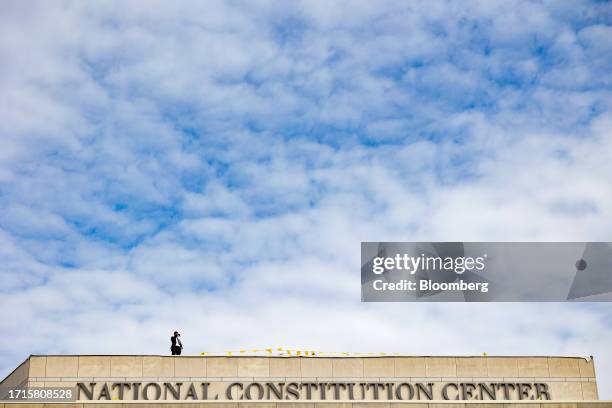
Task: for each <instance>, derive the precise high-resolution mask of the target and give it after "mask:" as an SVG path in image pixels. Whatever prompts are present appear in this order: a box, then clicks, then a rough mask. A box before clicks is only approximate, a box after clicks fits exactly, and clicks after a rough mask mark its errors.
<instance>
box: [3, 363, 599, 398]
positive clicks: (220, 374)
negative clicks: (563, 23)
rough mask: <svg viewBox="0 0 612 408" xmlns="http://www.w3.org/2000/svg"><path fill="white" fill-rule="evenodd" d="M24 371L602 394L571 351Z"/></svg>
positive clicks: (68, 376)
mask: <svg viewBox="0 0 612 408" xmlns="http://www.w3.org/2000/svg"><path fill="white" fill-rule="evenodd" d="M19 370H21V371H20V375H22V377H25V376H27V377H28V379H29V381H28V385H29V386H30V387H60V386H63V387H65V386H74V385H75V384H76V382H85V383H88V382H96V383H99V384H100V383H104V382H164V381H172V382H177V381H184V382H202V381H206V382H210V383H211V385H210V389H209V396H210V397H212V396H214V395H215V394H219V398H220V399H225V389H226V388H227V386H228V385H229V384H231V383H232V382H236V381H239V382H250V381H261V382H266V381H276V382H281V381H282V382H291V381H296V382H300V381H302V382H304V381H316V382H332V381H345V382H357V383H359V382H394V383H398V382H409V383H415V382H433V383H435V384H436V386H434V389H436V390H437V394H436V395H435V398H436V399H442V396H441V395H439V393H440V390H441V386H440V385H439V384H441V383H446V382H545V383H547V384H549V389H550V392H551V394H552V397H553V398H554V399H555V400H596V399H597V398H598V396H597V386H596V382H595V369H594V365H593V361H592V360H586V359H583V358H566V357H363V358H360V357H348V358H340V357H333V358H332V357H329V358H328V357H200V356H180V357H171V356H32V357H31V358H30V359H29V361H28V362H27V363H26V364H24V365H23V368H22V367H20V369H19ZM19 370H16V373H14V374H17V371H19ZM23 370H25V372H24V371H23ZM17 377H18V376H17V375H16V376H15V378H17ZM9 379H10V377H9V378H8V379H7V380H9ZM11 381H13V380H11ZM2 385H3V386H4V383H3V384H2ZM341 399H348V396H347V392H346V391H343V392H342V394H341Z"/></svg>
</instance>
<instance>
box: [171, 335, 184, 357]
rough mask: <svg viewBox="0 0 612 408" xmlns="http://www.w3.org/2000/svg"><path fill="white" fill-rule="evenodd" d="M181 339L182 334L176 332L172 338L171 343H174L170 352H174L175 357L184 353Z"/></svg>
mask: <svg viewBox="0 0 612 408" xmlns="http://www.w3.org/2000/svg"><path fill="white" fill-rule="evenodd" d="M179 337H181V333H179V332H177V331H175V332H174V336H172V337H170V342H171V343H172V345H171V346H170V351H171V352H172V355H173V356H180V355H181V351H183V343H181V339H179Z"/></svg>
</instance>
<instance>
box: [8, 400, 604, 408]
mask: <svg viewBox="0 0 612 408" xmlns="http://www.w3.org/2000/svg"><path fill="white" fill-rule="evenodd" d="M0 408H612V402H608V401H597V402H579V401H577V402H566V403H558V402H540V403H533V402H525V403H503V402H459V403H457V402H451V401H444V402H440V401H436V402H429V403H428V402H401V403H399V402H398V403H393V402H392V403H386V402H374V403H358V402H355V403H347V402H330V403H316V402H315V403H308V402H273V403H271V402H260V403H256V402H255V403H254V402H251V403H230V402H227V403H220V402H197V403H192V402H175V403H164V402H159V403H138V402H127V403H117V402H112V401H111V402H103V403H87V402H86V403H69V404H32V403H17V404H0Z"/></svg>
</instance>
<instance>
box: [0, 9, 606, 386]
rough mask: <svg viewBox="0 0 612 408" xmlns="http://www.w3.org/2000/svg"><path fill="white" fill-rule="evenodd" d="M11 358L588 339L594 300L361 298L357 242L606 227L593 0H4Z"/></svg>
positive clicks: (2, 82) (0, 328) (587, 232)
mask: <svg viewBox="0 0 612 408" xmlns="http://www.w3.org/2000/svg"><path fill="white" fill-rule="evenodd" d="M0 61H2V63H0V95H1V97H0V138H1V139H0V142H1V144H0V278H1V286H0V333H2V336H0V377H3V376H4V375H6V374H8V373H9V372H10V371H11V370H12V369H13V368H14V367H15V366H16V365H17V364H18V363H20V362H21V361H23V360H24V359H25V358H26V357H27V356H28V355H29V354H36V353H40V354H48V353H162V354H166V353H168V351H169V350H168V340H169V339H168V337H169V335H170V332H171V331H172V330H174V329H175V328H177V329H180V330H181V331H182V332H183V333H184V343H185V346H186V349H185V351H186V352H187V353H189V354H197V353H199V352H201V351H219V350H231V349H241V348H255V347H271V346H275V347H276V346H283V347H294V348H309V349H319V350H333V351H366V352H367V351H381V352H402V353H414V354H481V353H482V352H488V353H489V354H526V355H536V354H544V355H547V354H548V355H556V354H560V355H581V356H588V355H594V356H595V359H596V370H597V375H598V377H599V384H600V387H599V388H600V397H607V398H612V350H611V349H610V344H612V305H609V304H562V303H551V304H487V305H486V306H485V305H482V304H449V305H444V304H408V303H406V304H362V303H360V292H359V290H360V278H359V262H360V260H359V259H360V257H359V248H360V241H394V240H397V241H402V240H406V241H429V240H441V241H454V240H455V241H467V240H473V241H484V240H499V241H512V240H535V241H547V240H554V241H563V240H573V241H580V240H604V241H612V235H611V234H612V187H611V186H612V160H611V158H612V74H611V72H612V4H610V3H606V2H592V3H591V2H585V1H576V2H574V1H563V2H552V1H537V2H526V1H498V2H491V1H473V2H444V1H431V0H426V1H413V2H396V1H394V2H387V1H377V2H372V1H362V2H361V1H351V2H348V1H347V2H333V1H318V2H315V1H303V2H300V1H294V2H280V1H279V2H273V1H249V2H237V1H226V2H222V1H207V2H193V3H190V2H188V1H184V2H168V1H157V2H156V1H146V2H138V1H130V2H125V1H116V2H113V1H107V2H72V1H40V2H37V1H26V2H24V1H3V2H2V3H1V4H0Z"/></svg>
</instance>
